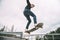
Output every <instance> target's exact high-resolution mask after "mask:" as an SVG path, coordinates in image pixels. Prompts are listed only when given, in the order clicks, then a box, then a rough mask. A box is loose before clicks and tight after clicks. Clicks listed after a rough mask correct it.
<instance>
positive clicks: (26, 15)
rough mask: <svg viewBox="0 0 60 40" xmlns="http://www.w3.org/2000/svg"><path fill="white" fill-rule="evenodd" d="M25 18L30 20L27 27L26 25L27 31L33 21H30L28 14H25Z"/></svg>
mask: <svg viewBox="0 0 60 40" xmlns="http://www.w3.org/2000/svg"><path fill="white" fill-rule="evenodd" d="M24 16H25V17H26V18H27V20H28V23H27V25H26V29H28V27H29V25H30V23H31V19H30V16H29V15H28V14H26V13H25V14H24Z"/></svg>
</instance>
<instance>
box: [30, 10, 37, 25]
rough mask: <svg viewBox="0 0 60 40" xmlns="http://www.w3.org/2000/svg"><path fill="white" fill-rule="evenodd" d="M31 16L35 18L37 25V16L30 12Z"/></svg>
mask: <svg viewBox="0 0 60 40" xmlns="http://www.w3.org/2000/svg"><path fill="white" fill-rule="evenodd" d="M30 15H31V16H32V17H33V20H34V24H37V18H36V15H35V14H34V13H33V12H31V11H30Z"/></svg>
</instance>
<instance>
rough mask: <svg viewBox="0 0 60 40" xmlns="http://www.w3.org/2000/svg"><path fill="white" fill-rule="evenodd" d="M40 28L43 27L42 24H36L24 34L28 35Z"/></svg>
mask: <svg viewBox="0 0 60 40" xmlns="http://www.w3.org/2000/svg"><path fill="white" fill-rule="evenodd" d="M42 26H43V23H38V24H37V25H36V26H35V27H34V28H32V29H30V30H28V31H26V32H27V33H29V34H30V32H33V31H35V30H37V29H39V28H42ZM36 27H37V28H36Z"/></svg>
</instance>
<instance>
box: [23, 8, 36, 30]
mask: <svg viewBox="0 0 60 40" xmlns="http://www.w3.org/2000/svg"><path fill="white" fill-rule="evenodd" d="M24 16H25V17H26V18H27V20H28V23H27V25H26V29H28V27H29V25H30V23H31V19H30V16H32V17H33V21H34V24H36V23H37V19H36V15H35V14H34V13H33V12H32V11H30V10H29V9H25V10H24Z"/></svg>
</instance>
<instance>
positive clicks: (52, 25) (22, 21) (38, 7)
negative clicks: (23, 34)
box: [0, 0, 60, 33]
mask: <svg viewBox="0 0 60 40" xmlns="http://www.w3.org/2000/svg"><path fill="white" fill-rule="evenodd" d="M30 2H31V3H32V4H35V7H34V8H33V9H32V11H33V12H34V14H35V15H36V16H37V22H38V23H40V22H42V23H44V25H43V28H42V29H38V30H37V31H35V32H32V33H48V32H50V31H52V30H55V29H56V28H58V27H60V0H30ZM25 6H26V0H0V24H3V25H5V26H6V27H8V28H9V29H10V28H11V26H12V25H14V31H18V32H20V31H24V30H25V26H26V24H27V20H26V18H25V17H24V15H23V11H24V8H25ZM31 19H32V17H31ZM32 20H33V19H32ZM33 27H34V24H33V21H32V23H31V25H30V27H29V29H31V28H33Z"/></svg>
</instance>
